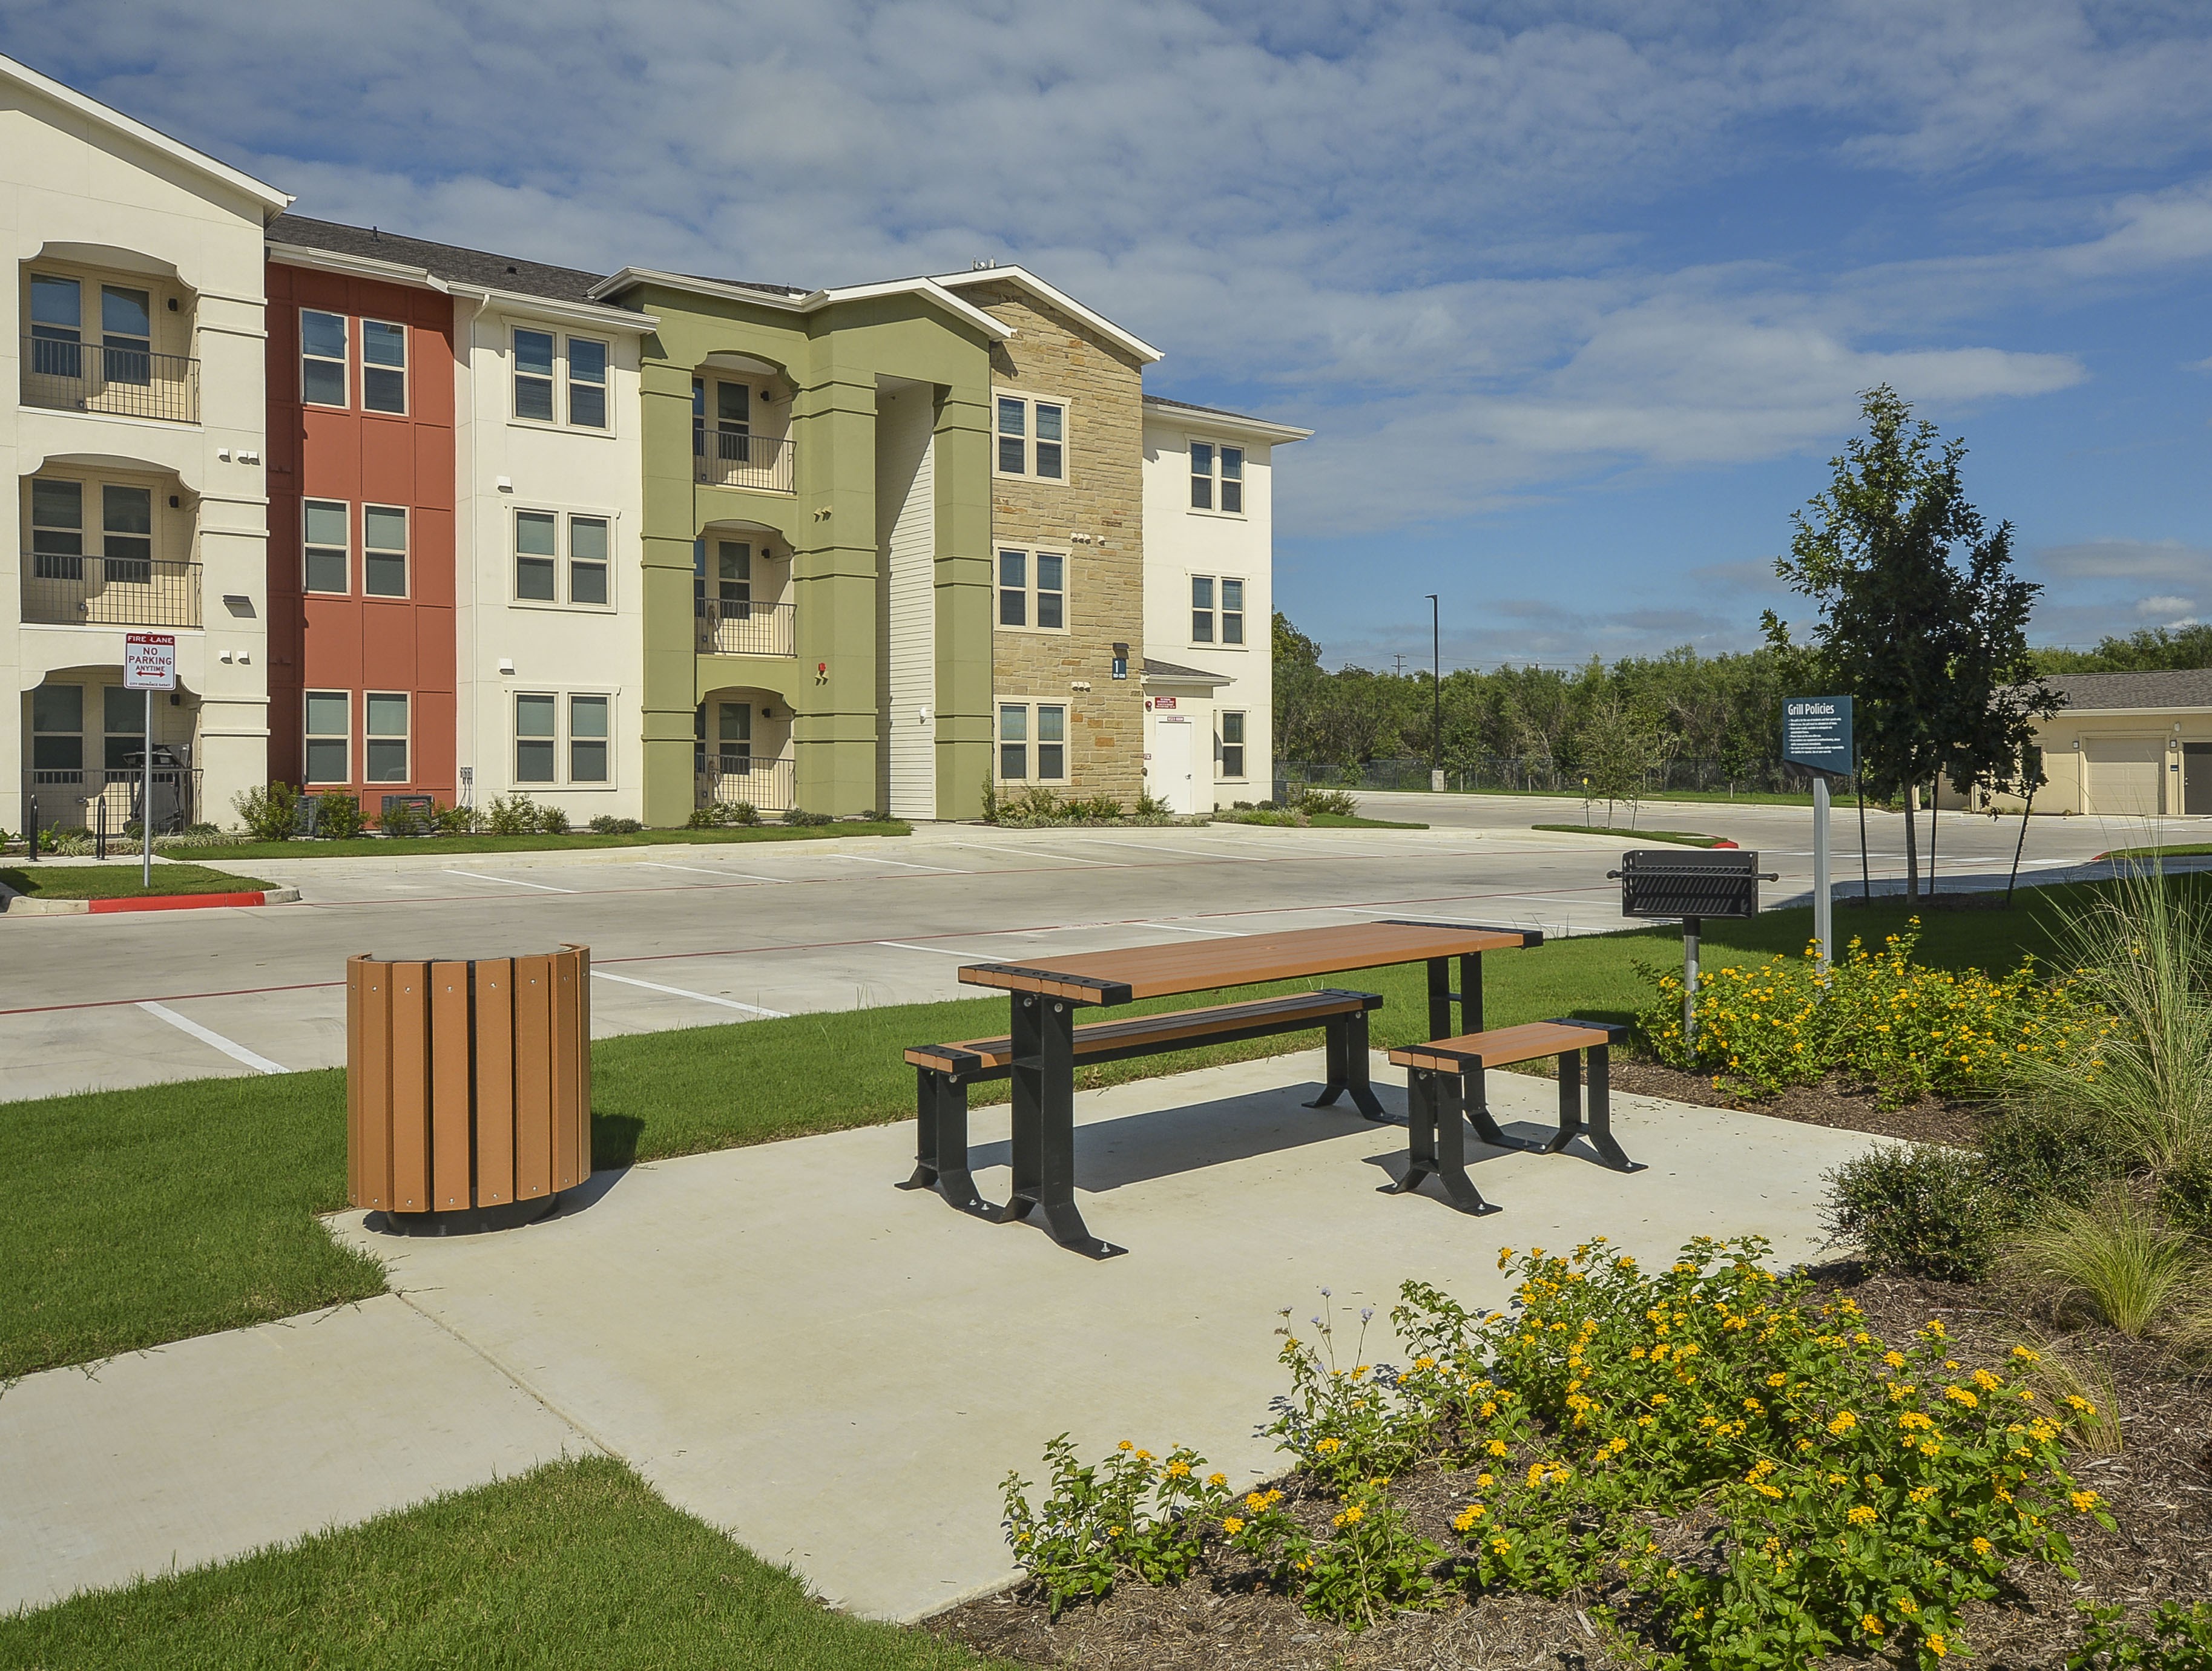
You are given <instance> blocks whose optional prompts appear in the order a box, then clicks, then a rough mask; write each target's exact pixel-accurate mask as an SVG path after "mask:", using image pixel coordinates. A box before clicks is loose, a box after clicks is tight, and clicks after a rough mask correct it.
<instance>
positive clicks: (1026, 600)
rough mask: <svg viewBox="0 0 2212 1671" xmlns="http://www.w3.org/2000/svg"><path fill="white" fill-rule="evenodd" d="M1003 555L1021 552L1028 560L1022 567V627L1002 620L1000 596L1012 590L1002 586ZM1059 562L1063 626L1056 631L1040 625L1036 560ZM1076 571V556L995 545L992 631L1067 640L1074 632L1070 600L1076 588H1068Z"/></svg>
mask: <svg viewBox="0 0 2212 1671" xmlns="http://www.w3.org/2000/svg"><path fill="white" fill-rule="evenodd" d="M1003 551H1018V552H1020V553H1021V555H1022V556H1023V557H1024V560H1025V561H1024V562H1023V564H1022V575H1023V582H1022V599H1023V602H1022V624H1021V625H1020V626H1018V627H1015V626H1009V625H1007V624H1006V623H1004V622H1002V621H1000V619H999V595H1000V593H1001V592H1011V591H1012V590H1013V588H1012V586H1002V585H1000V568H999V555H1000V552H1003ZM1039 557H1058V558H1059V559H1060V624H1059V625H1058V626H1056V627H1040V626H1039V625H1037V559H1038V558H1039ZM1074 570H1075V557H1074V554H1073V553H1072V552H1068V551H1055V550H1052V549H1051V548H1050V547H1044V548H1042V549H1040V548H1038V547H1036V546H1033V545H1031V546H1021V545H994V546H993V547H992V548H991V627H992V630H994V632H1008V633H1042V634H1043V635H1045V636H1046V637H1048V638H1065V637H1066V636H1067V635H1069V634H1070V633H1072V632H1073V631H1074V630H1075V611H1074V610H1073V608H1072V607H1071V605H1070V602H1069V599H1070V595H1071V594H1072V593H1073V591H1074V587H1073V586H1071V585H1069V583H1068V582H1069V581H1070V580H1071V579H1072V578H1073V574H1074Z"/></svg>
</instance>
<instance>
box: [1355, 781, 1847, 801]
mask: <svg viewBox="0 0 2212 1671" xmlns="http://www.w3.org/2000/svg"><path fill="white" fill-rule="evenodd" d="M1352 793H1354V794H1358V793H1361V791H1359V790H1358V789H1356V788H1355V789H1354V790H1353V791H1352ZM1372 793H1377V794H1413V795H1425V794H1431V793H1435V792H1434V791H1432V790H1428V789H1423V788H1421V787H1419V786H1418V785H1417V786H1415V787H1413V788H1411V789H1389V790H1376V791H1373V792H1372ZM1443 793H1445V794H1448V795H1533V796H1534V797H1535V798H1536V799H1540V800H1582V799H1584V797H1583V796H1581V795H1579V794H1577V793H1575V792H1574V791H1573V790H1572V789H1447V790H1445V791H1443ZM1597 799H1599V800H1603V799H1605V797H1604V796H1602V795H1600V796H1598V797H1597ZM1637 799H1638V800H1639V801H1655V800H1658V801H1684V802H1691V803H1695V804H1697V805H1706V804H1709V803H1711V802H1714V801H1734V802H1735V803H1737V804H1738V805H1749V806H1810V805H1812V804H1813V792H1812V791H1811V790H1809V789H1808V790H1805V791H1803V792H1802V793H1800V792H1798V791H1796V790H1792V789H1737V790H1729V789H1654V790H1650V791H1647V792H1646V793H1644V794H1641V795H1639V796H1638V797H1637ZM1869 805H1871V803H1869Z"/></svg>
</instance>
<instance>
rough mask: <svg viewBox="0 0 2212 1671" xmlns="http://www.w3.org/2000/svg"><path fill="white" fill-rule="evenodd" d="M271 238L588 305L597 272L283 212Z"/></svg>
mask: <svg viewBox="0 0 2212 1671" xmlns="http://www.w3.org/2000/svg"><path fill="white" fill-rule="evenodd" d="M269 238H270V242H272V243H277V244H299V245H303V246H306V247H307V248H308V249H316V250H328V251H330V252H331V253H333V254H336V255H357V256H363V257H366V258H368V259H370V260H372V261H391V262H396V263H397V264H399V265H401V266H403V267H420V268H422V270H424V271H425V272H427V273H428V274H429V275H430V276H432V277H434V278H442V279H446V280H447V281H449V282H451V283H457V284H466V285H471V286H472V287H474V288H476V289H483V290H511V291H513V292H515V293H516V294H518V295H526V296H544V297H547V298H549V299H550V300H552V301H575V302H584V303H586V304H589V303H590V302H591V301H592V295H591V291H592V286H593V285H594V284H597V283H599V274H597V273H586V272H580V271H578V270H576V269H575V268H574V267H554V266H549V265H548V264H545V263H544V262H543V261H528V260H525V259H524V258H522V257H520V256H519V255H494V254H492V253H491V252H489V251H487V250H466V249H463V248H461V247H460V246H459V245H456V244H434V243H432V242H430V240H428V239H427V238H408V237H404V236H402V235H401V234H398V233H396V232H386V231H383V230H382V229H380V228H376V227H349V226H346V225H343V224H342V223H341V222H337V221H317V220H313V219H311V218H310V217H308V216H305V215H279V216H277V217H276V219H275V220H273V221H271V222H270V223H269Z"/></svg>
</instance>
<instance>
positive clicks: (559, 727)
mask: <svg viewBox="0 0 2212 1671" xmlns="http://www.w3.org/2000/svg"><path fill="white" fill-rule="evenodd" d="M525 696H550V697H552V698H553V736H552V738H551V741H552V744H553V773H554V775H553V776H552V777H551V778H550V779H546V778H537V779H532V780H529V781H525V780H524V779H523V778H522V777H521V776H520V775H519V773H518V768H519V766H520V761H521V750H520V745H521V744H522V743H523V742H524V740H525V739H524V738H523V736H522V734H521V733H520V732H519V731H517V730H516V729H515V721H516V718H517V705H518V703H519V702H520V699H521V698H522V697H525ZM573 696H604V697H605V699H606V703H607V734H606V736H605V738H597V737H591V738H585V739H584V740H585V741H586V742H591V743H598V742H602V741H604V742H605V744H606V745H607V775H606V781H605V782H604V783H602V782H595V781H592V780H589V779H586V780H584V781H577V780H576V779H574V778H573V777H571V776H570V775H569V772H568V767H569V758H570V757H569V752H568V745H569V744H571V743H572V742H574V740H575V738H574V736H573V735H572V733H571V732H570V730H569V724H568V720H569V714H568V702H569V699H570V698H571V697H573ZM527 740H529V741H531V742H532V743H542V742H544V741H546V740H547V739H546V738H542V737H532V738H529V739H527ZM621 741H622V687H621V686H619V685H611V684H578V685H567V684H548V683H546V682H544V680H539V679H532V681H530V682H529V683H528V684H525V685H523V686H521V687H520V689H518V690H510V691H508V692H507V790H508V793H513V794H523V795H534V794H540V793H544V794H551V793H556V792H557V793H561V794H564V795H565V794H579V795H596V794H611V793H614V792H615V790H616V789H617V788H618V787H620V786H621V783H622V750H621V746H620V745H621Z"/></svg>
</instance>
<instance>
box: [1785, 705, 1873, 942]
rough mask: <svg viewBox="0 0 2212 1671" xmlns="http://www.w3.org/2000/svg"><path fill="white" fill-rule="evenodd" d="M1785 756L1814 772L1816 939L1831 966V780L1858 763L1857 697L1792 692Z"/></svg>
mask: <svg viewBox="0 0 2212 1671" xmlns="http://www.w3.org/2000/svg"><path fill="white" fill-rule="evenodd" d="M1782 758H1783V759H1784V761H1786V762H1788V763H1790V764H1791V765H1793V766H1802V767H1804V768H1805V769H1807V770H1808V771H1809V772H1811V773H1812V774H1813V939H1814V940H1815V941H1816V942H1817V943H1818V944H1819V945H1820V967H1821V968H1822V969H1827V968H1828V967H1830V966H1831V965H1832V964H1833V963H1834V962H1835V960H1836V921H1835V897H1834V894H1833V890H1832V888H1831V887H1830V884H1829V881H1828V806H1829V801H1828V782H1829V780H1830V779H1831V778H1837V777H1843V776H1844V775H1847V774H1849V773H1850V770H1851V769H1852V767H1853V765H1854V761H1853V758H1852V754H1851V699H1850V697H1849V696H1791V697H1790V698H1788V699H1787V700H1786V701H1785V702H1784V703H1783V704H1782ZM1862 846H1863V843H1862Z"/></svg>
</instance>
